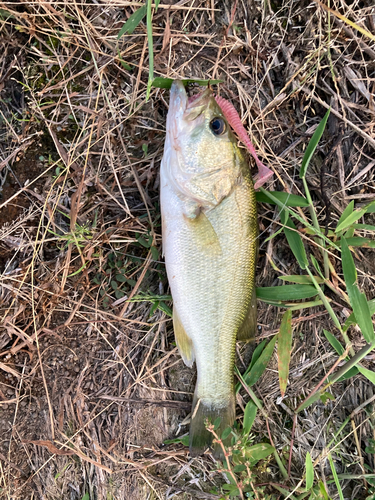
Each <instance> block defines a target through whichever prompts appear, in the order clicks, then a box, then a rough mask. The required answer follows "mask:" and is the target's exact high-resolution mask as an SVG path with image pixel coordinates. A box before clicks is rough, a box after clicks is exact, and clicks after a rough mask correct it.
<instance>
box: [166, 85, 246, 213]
mask: <svg viewBox="0 0 375 500" xmlns="http://www.w3.org/2000/svg"><path fill="white" fill-rule="evenodd" d="M242 162H243V157H242V155H241V152H240V150H239V148H238V147H237V141H236V139H235V137H234V135H233V133H232V131H231V129H230V127H229V124H228V122H227V120H226V119H225V117H224V114H223V112H222V110H221V108H220V106H219V105H218V104H217V102H216V100H215V97H214V95H213V93H212V91H211V89H210V88H207V89H206V90H205V91H204V92H202V93H201V94H199V95H198V96H193V97H190V98H189V97H188V96H187V94H186V91H185V87H184V85H183V83H182V82H181V81H179V80H175V81H174V82H173V84H172V87H171V94H170V104H169V111H168V117H167V136H166V141H165V149H164V157H163V162H162V169H164V172H165V176H166V177H167V179H168V180H169V181H170V182H171V183H172V184H173V186H174V188H175V189H176V190H177V192H178V193H179V195H180V197H185V198H186V199H187V200H188V201H189V202H190V203H195V204H196V205H198V206H199V208H205V209H210V208H213V207H215V206H216V205H217V204H219V203H220V202H221V201H222V200H223V199H224V198H225V197H227V196H228V195H229V194H230V193H231V192H232V190H233V188H234V187H235V185H236V184H238V182H239V181H240V169H241V164H242Z"/></svg>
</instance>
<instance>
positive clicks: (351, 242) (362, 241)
mask: <svg viewBox="0 0 375 500" xmlns="http://www.w3.org/2000/svg"><path fill="white" fill-rule="evenodd" d="M345 239H346V243H347V244H348V246H350V247H362V248H375V241H374V240H372V239H371V238H361V237H360V236H354V237H353V238H347V237H345ZM336 243H337V244H338V245H341V240H339V241H337V242H336Z"/></svg>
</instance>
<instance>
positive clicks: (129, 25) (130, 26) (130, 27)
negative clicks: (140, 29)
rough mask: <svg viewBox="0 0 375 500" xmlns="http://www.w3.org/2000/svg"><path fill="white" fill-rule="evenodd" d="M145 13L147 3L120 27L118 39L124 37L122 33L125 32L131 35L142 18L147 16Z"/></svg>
mask: <svg viewBox="0 0 375 500" xmlns="http://www.w3.org/2000/svg"><path fill="white" fill-rule="evenodd" d="M145 15H146V5H143V6H142V7H140V8H139V9H137V10H136V11H135V12H134V13H133V14H132V15H131V16H130V17H129V19H128V20H127V21H126V23H125V24H124V25H123V27H122V28H121V29H120V31H119V33H118V35H117V40H119V39H120V38H121V37H122V35H125V33H129V35H131V34H132V33H133V31H134V30H135V28H136V27H137V26H138V25H139V23H140V22H141V21H142V19H143V18H144V17H145Z"/></svg>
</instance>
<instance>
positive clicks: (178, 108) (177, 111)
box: [168, 80, 188, 116]
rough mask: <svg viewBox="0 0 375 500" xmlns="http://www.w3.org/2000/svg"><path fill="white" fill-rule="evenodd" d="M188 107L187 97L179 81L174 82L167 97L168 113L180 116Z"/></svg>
mask: <svg viewBox="0 0 375 500" xmlns="http://www.w3.org/2000/svg"><path fill="white" fill-rule="evenodd" d="M187 105H188V96H187V94H186V90H185V87H184V84H183V83H182V81H181V80H174V82H173V83H172V86H171V91H170V97H169V111H168V114H171V115H175V116H178V115H182V114H183V113H184V112H185V110H186V107H187Z"/></svg>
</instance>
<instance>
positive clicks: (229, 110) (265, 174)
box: [215, 96, 273, 189]
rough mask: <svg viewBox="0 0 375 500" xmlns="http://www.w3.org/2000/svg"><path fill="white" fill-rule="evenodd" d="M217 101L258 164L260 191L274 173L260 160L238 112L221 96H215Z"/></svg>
mask: <svg viewBox="0 0 375 500" xmlns="http://www.w3.org/2000/svg"><path fill="white" fill-rule="evenodd" d="M215 99H216V102H217V103H218V105H219V106H220V108H221V110H222V112H223V114H224V116H225V118H226V119H227V121H228V123H229V125H230V126H231V127H232V129H233V130H234V131H235V132H236V134H237V135H238V137H239V139H240V141H241V142H243V144H244V145H245V146H246V147H247V149H248V150H249V152H250V154H251V155H252V157H253V158H254V160H255V162H256V164H257V167H258V172H259V174H258V175H257V176H256V178H255V184H254V188H255V189H258V188H260V187H261V186H263V184H264V183H265V182H267V181H268V180H269V179H270V178H271V177H272V176H273V172H272V170H270V169H269V168H267V167H266V166H265V165H264V164H263V163H262V162H261V161H260V160H259V158H258V156H257V154H256V151H255V149H254V146H253V145H252V143H251V140H250V138H249V135H248V133H247V132H246V130H245V127H244V126H243V125H242V122H241V118H240V117H239V115H238V113H237V110H236V108H235V107H234V106H233V104H232V103H230V102H229V101H227V100H226V99H224V98H223V97H220V96H215Z"/></svg>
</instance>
